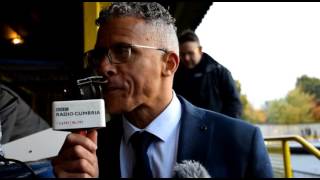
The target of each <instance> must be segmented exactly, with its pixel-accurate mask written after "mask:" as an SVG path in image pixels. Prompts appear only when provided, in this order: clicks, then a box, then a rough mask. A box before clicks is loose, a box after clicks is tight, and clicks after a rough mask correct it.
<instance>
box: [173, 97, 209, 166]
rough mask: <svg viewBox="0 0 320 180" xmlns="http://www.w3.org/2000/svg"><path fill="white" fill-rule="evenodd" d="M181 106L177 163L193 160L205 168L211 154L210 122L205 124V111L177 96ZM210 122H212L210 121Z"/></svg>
mask: <svg viewBox="0 0 320 180" xmlns="http://www.w3.org/2000/svg"><path fill="white" fill-rule="evenodd" d="M178 97H179V100H180V102H181V105H182V115H181V126H180V134H179V144H178V154H177V162H178V163H181V161H183V160H195V161H198V162H200V163H201V164H202V165H204V166H205V167H206V166H207V158H208V157H210V155H208V153H212V150H213V149H212V142H210V140H211V141H212V138H213V137H211V136H212V134H213V133H212V132H213V126H212V124H213V123H212V122H210V126H209V123H208V122H207V119H206V118H205V111H199V109H197V108H195V107H194V106H193V105H192V104H190V103H189V102H187V101H186V100H185V99H183V98H182V97H180V96H178ZM211 121H212V120H211Z"/></svg>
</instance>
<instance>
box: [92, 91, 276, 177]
mask: <svg viewBox="0 0 320 180" xmlns="http://www.w3.org/2000/svg"><path fill="white" fill-rule="evenodd" d="M178 98H179V100H180V102H181V105H182V117H181V127H180V135H179V136H180V137H179V144H178V154H177V161H178V162H181V161H182V160H196V161H199V162H200V163H201V164H202V165H203V166H204V167H205V168H206V169H207V170H208V172H209V174H210V175H211V177H219V178H224V177H258V178H264V177H272V168H271V163H270V160H269V156H268V154H267V151H266V148H265V145H264V141H263V138H262V135H261V132H260V130H259V129H258V128H257V127H255V126H252V125H250V124H248V123H246V122H244V121H242V120H239V119H234V118H231V117H228V116H225V115H222V114H219V113H215V112H212V111H207V110H204V109H201V108H198V107H195V106H193V105H192V104H190V103H189V102H188V101H187V100H185V99H184V98H182V97H181V96H178ZM122 133H123V129H122V121H121V119H120V117H116V118H115V119H113V120H111V121H110V122H108V123H107V128H104V129H101V130H99V135H98V150H97V156H98V161H99V171H100V172H99V176H100V177H120V176H121V175H120V160H119V150H120V143H121V138H122Z"/></svg>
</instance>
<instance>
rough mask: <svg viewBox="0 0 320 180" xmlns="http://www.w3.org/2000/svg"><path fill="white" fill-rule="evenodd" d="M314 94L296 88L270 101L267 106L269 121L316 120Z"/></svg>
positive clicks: (287, 122) (298, 121) (300, 121)
mask: <svg viewBox="0 0 320 180" xmlns="http://www.w3.org/2000/svg"><path fill="white" fill-rule="evenodd" d="M313 99H314V96H312V95H310V94H307V93H305V92H303V91H302V90H301V89H300V88H295V89H294V90H292V91H290V92H289V93H288V95H287V96H286V97H285V98H283V99H279V100H274V101H269V102H268V103H267V106H266V109H265V111H266V113H267V117H268V118H267V121H268V122H269V123H283V124H295V123H308V122H314V118H313V114H312V108H313V107H314V102H313Z"/></svg>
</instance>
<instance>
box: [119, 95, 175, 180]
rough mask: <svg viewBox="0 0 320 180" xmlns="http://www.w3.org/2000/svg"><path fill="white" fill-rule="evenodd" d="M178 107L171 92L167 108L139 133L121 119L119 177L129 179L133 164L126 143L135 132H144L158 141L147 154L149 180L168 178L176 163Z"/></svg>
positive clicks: (133, 159)
mask: <svg viewBox="0 0 320 180" xmlns="http://www.w3.org/2000/svg"><path fill="white" fill-rule="evenodd" d="M180 118H181V103H180V101H179V99H178V98H177V96H176V94H175V92H174V91H173V98H172V100H171V102H170V104H169V105H168V106H167V107H166V109H164V111H163V112H161V114H160V115H159V116H157V117H156V118H155V119H154V120H153V121H152V122H151V123H150V124H149V125H148V126H147V127H146V128H144V129H139V128H137V127H135V126H134V125H132V124H131V123H130V122H129V121H128V120H127V119H126V118H125V117H124V116H123V119H122V120H123V130H124V131H123V132H124V133H123V137H122V140H121V145H120V168H121V177H123V178H128V177H132V173H133V172H132V171H133V167H134V164H135V156H134V151H133V148H132V146H131V143H130V141H129V139H130V137H131V135H133V134H134V133H135V132H136V131H141V130H143V131H148V132H149V133H151V134H153V135H155V136H157V137H158V138H159V139H160V141H157V142H155V143H151V144H150V146H149V148H148V151H147V154H148V157H149V164H150V168H151V171H152V174H153V177H159V178H171V177H172V176H173V167H174V165H175V163H176V160H177V149H178V138H179V129H180Z"/></svg>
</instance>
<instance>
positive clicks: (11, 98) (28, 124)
mask: <svg viewBox="0 0 320 180" xmlns="http://www.w3.org/2000/svg"><path fill="white" fill-rule="evenodd" d="M0 121H1V126H0V127H1V131H2V137H1V144H5V143H8V142H10V141H13V140H16V139H19V138H22V137H25V136H28V135H31V134H33V133H36V132H39V131H42V130H45V129H47V128H49V127H50V126H49V125H48V123H47V122H46V121H45V120H43V119H42V118H41V117H40V116H39V115H38V114H36V113H35V112H34V111H33V110H32V109H31V108H30V106H29V105H28V104H26V102H25V101H24V100H23V99H22V98H21V97H20V96H19V95H18V94H17V93H15V92H14V91H13V90H11V89H10V88H9V87H7V86H5V85H3V84H1V83H0Z"/></svg>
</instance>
